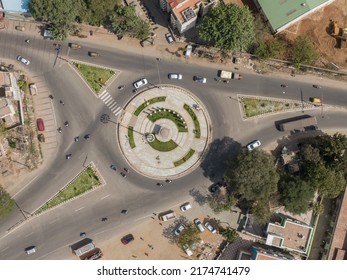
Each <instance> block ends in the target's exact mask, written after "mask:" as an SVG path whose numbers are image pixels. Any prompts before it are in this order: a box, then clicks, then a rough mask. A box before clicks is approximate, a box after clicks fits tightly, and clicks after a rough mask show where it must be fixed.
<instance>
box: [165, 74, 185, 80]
mask: <svg viewBox="0 0 347 280" xmlns="http://www.w3.org/2000/svg"><path fill="white" fill-rule="evenodd" d="M168 78H169V79H170V80H182V75H181V74H176V73H171V74H169V75H168Z"/></svg>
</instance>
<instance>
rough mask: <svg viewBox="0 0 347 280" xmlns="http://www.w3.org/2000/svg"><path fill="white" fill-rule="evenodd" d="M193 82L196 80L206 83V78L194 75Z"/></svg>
mask: <svg viewBox="0 0 347 280" xmlns="http://www.w3.org/2000/svg"><path fill="white" fill-rule="evenodd" d="M193 80H194V82H198V83H202V84H206V82H207V79H206V78H204V77H202V76H194V77H193Z"/></svg>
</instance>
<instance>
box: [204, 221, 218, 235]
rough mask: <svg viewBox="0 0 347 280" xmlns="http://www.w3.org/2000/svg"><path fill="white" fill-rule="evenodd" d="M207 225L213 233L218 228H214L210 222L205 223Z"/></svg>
mask: <svg viewBox="0 0 347 280" xmlns="http://www.w3.org/2000/svg"><path fill="white" fill-rule="evenodd" d="M205 227H206V228H207V229H208V230H209V231H210V232H212V233H216V232H217V230H216V229H215V228H214V226H212V225H211V224H210V223H209V222H206V223H205Z"/></svg>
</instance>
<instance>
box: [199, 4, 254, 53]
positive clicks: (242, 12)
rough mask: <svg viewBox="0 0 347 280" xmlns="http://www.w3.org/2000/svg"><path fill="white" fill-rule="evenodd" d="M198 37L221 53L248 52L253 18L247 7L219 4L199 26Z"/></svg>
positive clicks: (251, 36)
mask: <svg viewBox="0 0 347 280" xmlns="http://www.w3.org/2000/svg"><path fill="white" fill-rule="evenodd" d="M198 28H199V36H200V38H201V39H203V40H205V41H207V42H209V43H210V44H211V45H212V46H214V47H216V48H220V49H221V50H223V51H231V50H234V51H248V50H249V49H250V47H251V46H252V44H253V42H254V39H255V33H254V18H253V16H252V14H251V12H250V10H249V9H248V8H247V7H245V8H244V7H240V6H238V5H235V4H228V5H226V4H224V3H222V2H221V3H220V4H219V5H217V7H215V8H214V9H212V11H211V12H210V13H209V14H207V15H206V16H205V17H204V18H203V20H202V23H201V24H200V25H199V27H198Z"/></svg>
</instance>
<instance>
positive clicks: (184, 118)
mask: <svg viewBox="0 0 347 280" xmlns="http://www.w3.org/2000/svg"><path fill="white" fill-rule="evenodd" d="M118 124H119V125H118V133H117V135H118V142H119V145H120V148H121V151H122V153H123V155H124V157H125V158H126V160H127V161H128V163H129V165H131V166H132V168H134V169H135V170H136V171H138V172H139V173H141V174H142V175H144V176H147V177H150V178H156V179H170V178H171V179H173V178H178V177H181V176H184V175H186V174H188V173H189V172H191V171H193V170H194V169H195V168H196V167H197V165H198V163H199V160H200V159H201V157H202V156H203V153H204V151H205V149H206V147H207V145H208V144H209V142H210V133H211V126H210V118H209V116H208V113H207V111H206V109H205V107H204V106H203V104H202V103H201V102H200V100H198V98H197V97H196V96H194V95H193V94H192V93H190V92H188V91H186V90H185V89H182V88H178V87H173V86H166V85H165V86H164V85H161V86H156V87H154V88H150V89H146V90H144V91H142V92H140V93H139V94H137V95H136V96H134V97H133V98H132V99H131V100H130V101H129V102H128V103H127V105H126V106H125V108H124V110H123V113H122V115H121V116H120V119H119V122H118Z"/></svg>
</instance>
